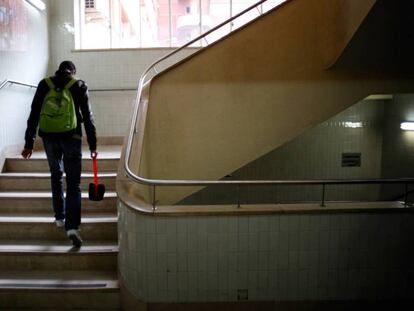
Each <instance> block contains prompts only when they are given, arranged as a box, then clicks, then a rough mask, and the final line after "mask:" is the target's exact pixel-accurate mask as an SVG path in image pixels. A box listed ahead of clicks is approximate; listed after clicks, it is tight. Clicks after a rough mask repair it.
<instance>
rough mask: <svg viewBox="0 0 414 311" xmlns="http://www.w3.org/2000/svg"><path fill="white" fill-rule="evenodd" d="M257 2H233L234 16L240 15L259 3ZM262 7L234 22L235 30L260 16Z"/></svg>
mask: <svg viewBox="0 0 414 311" xmlns="http://www.w3.org/2000/svg"><path fill="white" fill-rule="evenodd" d="M257 2H258V1H256V0H233V6H232V16H234V15H236V14H238V13H240V12H241V11H243V10H245V9H247V8H248V7H250V6H252V5H253V4H255V3H257ZM260 12H261V11H260V6H258V7H257V8H254V9H252V10H250V11H249V12H247V13H245V14H243V15H242V16H240V17H238V18H236V19H235V20H234V21H233V27H232V28H233V30H234V29H237V28H239V27H240V26H243V25H244V24H246V23H248V22H250V21H251V20H253V19H255V18H257V17H259V16H260Z"/></svg>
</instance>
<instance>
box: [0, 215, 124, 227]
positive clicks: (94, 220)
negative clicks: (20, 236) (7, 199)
mask: <svg viewBox="0 0 414 311" xmlns="http://www.w3.org/2000/svg"><path fill="white" fill-rule="evenodd" d="M97 216H98V215H94V216H92V217H91V216H89V215H88V216H87V217H82V223H83V224H101V223H117V222H118V218H117V217H116V216H113V217H108V216H102V217H97ZM54 221H55V218H54V217H44V216H22V215H18V216H13V215H10V216H0V224H16V223H20V224H30V223H36V224H50V225H54Z"/></svg>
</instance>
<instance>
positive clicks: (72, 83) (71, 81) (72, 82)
mask: <svg viewBox="0 0 414 311" xmlns="http://www.w3.org/2000/svg"><path fill="white" fill-rule="evenodd" d="M76 82H78V80H76V79H72V80H70V81H69V82H68V84H66V85H65V87H64V89H65V90H69V89H70V88H71V87H72V85H74V84H75V83H76Z"/></svg>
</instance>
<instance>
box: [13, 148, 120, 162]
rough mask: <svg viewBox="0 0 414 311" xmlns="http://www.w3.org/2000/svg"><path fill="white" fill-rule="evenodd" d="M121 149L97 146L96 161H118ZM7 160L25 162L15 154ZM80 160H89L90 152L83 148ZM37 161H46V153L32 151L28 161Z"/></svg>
mask: <svg viewBox="0 0 414 311" xmlns="http://www.w3.org/2000/svg"><path fill="white" fill-rule="evenodd" d="M121 149H122V146H120V145H105V146H98V161H99V160H101V159H102V160H106V159H118V160H119V158H120V157H121ZM7 158H8V159H13V160H15V159H19V160H23V161H27V159H23V158H22V156H21V155H20V154H16V155H14V156H9V157H7ZM82 158H85V159H90V151H89V150H88V149H87V148H83V150H82ZM32 159H33V160H37V159H46V153H45V152H44V151H43V150H36V151H33V153H32V156H31V158H30V159H29V161H30V160H32Z"/></svg>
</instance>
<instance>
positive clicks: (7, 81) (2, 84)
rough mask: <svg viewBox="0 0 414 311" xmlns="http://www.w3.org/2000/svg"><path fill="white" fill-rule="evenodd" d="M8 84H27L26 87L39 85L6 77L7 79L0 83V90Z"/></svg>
mask: <svg viewBox="0 0 414 311" xmlns="http://www.w3.org/2000/svg"><path fill="white" fill-rule="evenodd" d="M7 84H15V85H21V86H26V87H30V88H37V85H34V84H29V83H23V82H20V81H16V80H9V79H6V80H4V81H3V82H1V83H0V90H1V89H2V88H4V87H5V86H6V85H7Z"/></svg>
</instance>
